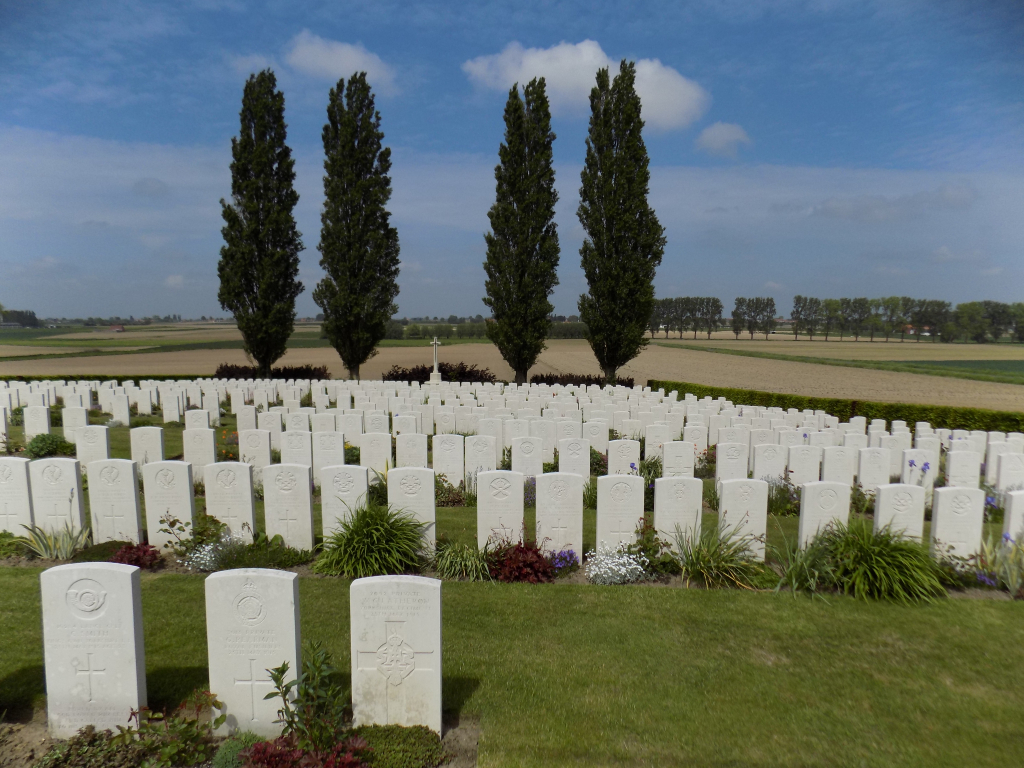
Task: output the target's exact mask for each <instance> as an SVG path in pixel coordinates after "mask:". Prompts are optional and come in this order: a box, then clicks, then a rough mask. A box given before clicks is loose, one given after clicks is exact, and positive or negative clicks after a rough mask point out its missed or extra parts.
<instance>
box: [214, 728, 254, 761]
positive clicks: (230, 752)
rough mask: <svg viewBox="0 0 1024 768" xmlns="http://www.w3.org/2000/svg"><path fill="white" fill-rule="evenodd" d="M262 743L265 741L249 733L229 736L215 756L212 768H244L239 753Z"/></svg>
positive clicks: (244, 732) (243, 732)
mask: <svg viewBox="0 0 1024 768" xmlns="http://www.w3.org/2000/svg"><path fill="white" fill-rule="evenodd" d="M260 741H263V739H261V738H260V737H259V736H257V735H256V734H255V733H250V732H249V731H242V732H240V733H236V734H235V735H234V736H229V737H228V738H227V739H226V740H225V741H224V742H222V743H221V745H220V748H219V749H218V750H217V754H216V755H214V756H213V761H212V762H211V763H210V768H242V759H241V757H239V754H238V753H239V752H241V751H242V750H243V749H247V748H249V747H251V746H253V745H254V744H257V743H259V742H260Z"/></svg>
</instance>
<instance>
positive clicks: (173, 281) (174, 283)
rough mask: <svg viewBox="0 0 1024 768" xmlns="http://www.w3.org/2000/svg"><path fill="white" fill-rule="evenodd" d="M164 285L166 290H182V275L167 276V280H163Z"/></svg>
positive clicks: (183, 279)
mask: <svg viewBox="0 0 1024 768" xmlns="http://www.w3.org/2000/svg"><path fill="white" fill-rule="evenodd" d="M164 285H166V286H167V287H168V288H183V287H184V285H185V277H184V275H168V276H167V279H166V280H164Z"/></svg>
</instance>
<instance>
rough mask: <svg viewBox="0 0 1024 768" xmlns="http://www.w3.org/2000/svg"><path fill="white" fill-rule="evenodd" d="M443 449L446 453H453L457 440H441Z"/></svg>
mask: <svg viewBox="0 0 1024 768" xmlns="http://www.w3.org/2000/svg"><path fill="white" fill-rule="evenodd" d="M441 450H442V451H444V452H445V453H451V452H452V451H454V450H455V441H454V440H450V439H449V440H441Z"/></svg>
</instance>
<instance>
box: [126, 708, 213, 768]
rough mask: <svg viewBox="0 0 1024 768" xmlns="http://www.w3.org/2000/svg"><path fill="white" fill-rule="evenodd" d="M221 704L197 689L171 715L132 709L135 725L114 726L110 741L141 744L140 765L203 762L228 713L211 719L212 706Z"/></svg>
mask: <svg viewBox="0 0 1024 768" xmlns="http://www.w3.org/2000/svg"><path fill="white" fill-rule="evenodd" d="M223 707H224V705H223V703H221V702H219V701H217V697H216V696H214V695H213V694H212V693H210V692H209V691H196V692H194V693H193V694H192V695H191V696H189V697H188V700H187V701H185V702H184V703H183V704H182V705H181V706H179V707H178V708H177V709H176V710H174V711H173V712H172V713H171V714H169V715H168V714H165V713H163V712H152V711H150V710H148V709H145V708H143V709H142V710H141V711H138V712H133V713H132V715H131V718H130V721H133V722H134V725H129V726H127V727H125V726H122V725H119V726H117V731H118V732H117V735H115V736H114V738H113V739H112V740H111V741H112V743H114V744H117V745H121V746H126V747H127V746H138V747H141V748H142V749H143V751H144V753H145V755H146V759H145V761H144V762H143V768H179V766H192V765H200V764H204V763H206V762H207V761H209V759H210V758H211V757H213V755H214V752H215V751H216V746H215V745H214V743H213V732H214V729H215V728H219V727H220V726H221V725H223V724H224V720H225V719H226V718H227V715H219V716H217V717H215V718H211V717H209V716H208V715H209V714H210V712H211V710H212V709H213V708H218V709H223Z"/></svg>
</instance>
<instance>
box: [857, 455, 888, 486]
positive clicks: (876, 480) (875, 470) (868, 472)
mask: <svg viewBox="0 0 1024 768" xmlns="http://www.w3.org/2000/svg"><path fill="white" fill-rule="evenodd" d="M857 454H858V460H857V481H858V482H859V483H860V485H861V487H862V488H863V489H864V492H865V493H874V492H875V490H876V489H877V488H878V486H880V485H886V484H887V483H888V482H889V466H890V461H889V449H888V448H861V449H860V450H859V451H858V452H857Z"/></svg>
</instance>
